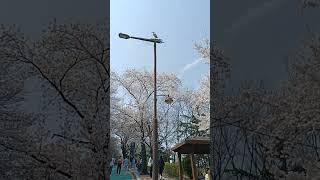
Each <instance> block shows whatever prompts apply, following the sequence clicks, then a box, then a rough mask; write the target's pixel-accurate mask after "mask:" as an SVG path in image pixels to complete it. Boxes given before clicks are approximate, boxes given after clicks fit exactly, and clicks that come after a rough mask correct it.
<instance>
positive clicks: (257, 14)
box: [226, 0, 287, 33]
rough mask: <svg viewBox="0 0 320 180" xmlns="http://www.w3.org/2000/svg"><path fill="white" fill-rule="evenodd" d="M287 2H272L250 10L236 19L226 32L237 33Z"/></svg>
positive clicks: (276, 0) (281, 0)
mask: <svg viewBox="0 0 320 180" xmlns="http://www.w3.org/2000/svg"><path fill="white" fill-rule="evenodd" d="M286 1H287V0H271V1H266V2H264V3H262V4H261V5H260V6H258V7H255V8H249V9H248V11H247V14H245V15H243V16H240V17H239V18H238V19H236V20H235V21H234V22H233V23H232V25H231V27H230V28H228V29H226V32H229V33H235V32H237V31H238V30H239V29H240V28H242V27H243V26H246V25H248V24H250V23H252V22H253V21H255V20H257V19H259V18H261V17H263V16H265V15H267V14H268V13H270V12H272V11H275V10H276V9H278V8H280V7H281V5H283V4H284V3H285V2H286Z"/></svg>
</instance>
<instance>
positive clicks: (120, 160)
mask: <svg viewBox="0 0 320 180" xmlns="http://www.w3.org/2000/svg"><path fill="white" fill-rule="evenodd" d="M121 166H122V158H121V156H119V159H118V161H117V174H119V175H120V173H121Z"/></svg>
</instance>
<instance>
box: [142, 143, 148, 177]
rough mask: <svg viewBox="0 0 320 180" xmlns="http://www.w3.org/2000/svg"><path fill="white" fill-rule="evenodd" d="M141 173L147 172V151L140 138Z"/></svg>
mask: <svg viewBox="0 0 320 180" xmlns="http://www.w3.org/2000/svg"><path fill="white" fill-rule="evenodd" d="M141 160H142V165H141V173H142V174H148V169H147V151H146V145H145V144H144V142H143V140H141Z"/></svg>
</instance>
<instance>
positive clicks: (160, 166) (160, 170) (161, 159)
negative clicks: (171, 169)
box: [159, 156, 164, 180]
mask: <svg viewBox="0 0 320 180" xmlns="http://www.w3.org/2000/svg"><path fill="white" fill-rule="evenodd" d="M163 170H164V160H163V158H162V156H160V160H159V174H160V180H161V179H162V173H163Z"/></svg>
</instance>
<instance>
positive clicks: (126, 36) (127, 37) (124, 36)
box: [119, 33, 130, 39]
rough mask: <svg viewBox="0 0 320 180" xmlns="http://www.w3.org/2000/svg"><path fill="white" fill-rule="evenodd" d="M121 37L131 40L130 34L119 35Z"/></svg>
mask: <svg viewBox="0 0 320 180" xmlns="http://www.w3.org/2000/svg"><path fill="white" fill-rule="evenodd" d="M119 37H120V38H122V39H129V38H130V36H129V35H128V34H124V33H119Z"/></svg>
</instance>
